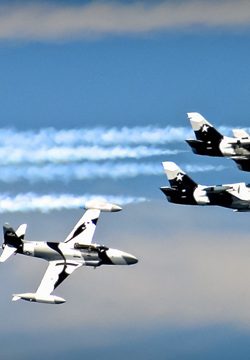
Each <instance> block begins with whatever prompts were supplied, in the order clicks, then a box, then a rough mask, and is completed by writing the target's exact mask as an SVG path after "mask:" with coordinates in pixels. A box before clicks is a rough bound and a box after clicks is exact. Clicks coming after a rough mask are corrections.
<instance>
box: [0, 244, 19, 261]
mask: <svg viewBox="0 0 250 360" xmlns="http://www.w3.org/2000/svg"><path fill="white" fill-rule="evenodd" d="M16 250H17V249H16V248H15V247H12V246H9V245H5V246H4V249H3V252H2V254H1V256H0V262H4V261H6V260H7V259H8V258H9V257H11V255H13V254H14V253H15V252H16Z"/></svg>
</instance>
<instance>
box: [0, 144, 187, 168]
mask: <svg viewBox="0 0 250 360" xmlns="http://www.w3.org/2000/svg"><path fill="white" fill-rule="evenodd" d="M21 145H22V144H21ZM19 146H20V145H19ZM180 152H183V151H181V150H170V149H159V148H155V147H146V146H137V147H121V146H115V147H100V146H77V147H72V146H71V147H66V146H57V147H54V146H53V147H51V148H49V147H45V146H44V145H43V147H37V148H33V145H32V144H31V146H30V148H28V147H26V148H24V147H23V148H21V147H18V145H17V146H15V147H13V148H11V147H10V146H8V147H0V165H10V164H22V163H33V164H42V163H46V162H50V163H66V162H77V161H83V160H89V161H98V160H115V159H125V158H131V159H141V158H143V157H151V156H159V155H176V154H178V153H180Z"/></svg>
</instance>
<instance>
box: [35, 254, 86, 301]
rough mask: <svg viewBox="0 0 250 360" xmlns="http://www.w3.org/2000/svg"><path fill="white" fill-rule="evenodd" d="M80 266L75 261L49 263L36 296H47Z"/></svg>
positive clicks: (80, 264)
mask: <svg viewBox="0 0 250 360" xmlns="http://www.w3.org/2000/svg"><path fill="white" fill-rule="evenodd" d="M80 266H82V263H80V262H77V261H63V260H59V261H50V263H49V266H48V268H47V270H46V272H45V274H44V277H43V279H42V281H41V284H40V286H39V288H38V289H37V292H36V294H37V295H42V296H49V295H50V294H51V293H52V291H53V290H55V288H57V286H59V285H60V284H61V283H62V282H63V281H64V280H65V279H66V278H67V277H68V276H69V275H71V274H72V273H73V272H74V271H75V270H76V269H78V268H79V267H80Z"/></svg>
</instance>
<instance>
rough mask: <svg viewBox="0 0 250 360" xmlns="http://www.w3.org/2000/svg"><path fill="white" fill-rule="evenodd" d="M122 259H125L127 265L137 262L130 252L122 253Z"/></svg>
mask: <svg viewBox="0 0 250 360" xmlns="http://www.w3.org/2000/svg"><path fill="white" fill-rule="evenodd" d="M123 258H124V260H125V261H126V263H127V265H132V264H136V263H138V259H137V258H136V257H135V256H133V255H130V254H125V255H123Z"/></svg>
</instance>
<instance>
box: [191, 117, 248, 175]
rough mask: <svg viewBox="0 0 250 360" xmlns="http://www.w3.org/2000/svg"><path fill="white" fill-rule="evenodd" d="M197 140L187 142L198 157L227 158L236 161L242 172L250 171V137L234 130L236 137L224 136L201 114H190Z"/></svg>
mask: <svg viewBox="0 0 250 360" xmlns="http://www.w3.org/2000/svg"><path fill="white" fill-rule="evenodd" d="M187 115H188V118H189V120H190V123H191V126H192V128H193V130H194V134H195V137H196V140H194V139H193V140H186V142H187V143H188V145H189V146H190V147H191V148H192V151H193V152H194V153H195V154H198V155H208V156H221V157H223V156H225V157H229V158H231V159H232V160H234V161H235V162H236V164H237V166H238V168H239V169H240V170H243V171H250V135H249V134H248V133H247V132H246V131H245V130H242V129H234V130H233V134H234V137H228V136H223V135H222V134H221V133H220V132H219V131H218V130H216V129H215V128H214V127H213V125H212V124H210V123H209V122H208V121H207V120H206V119H205V118H204V117H203V116H202V115H201V114H199V113H196V112H192V113H188V114H187Z"/></svg>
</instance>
